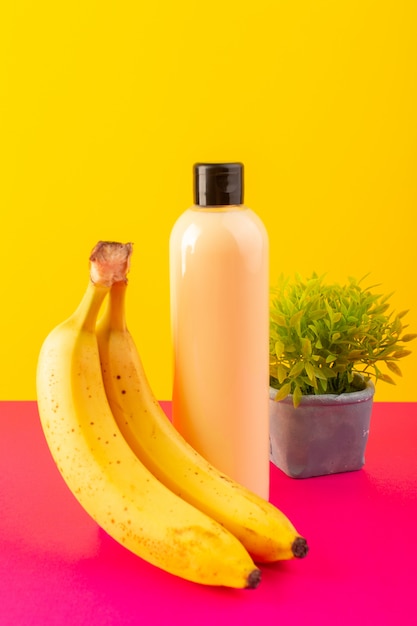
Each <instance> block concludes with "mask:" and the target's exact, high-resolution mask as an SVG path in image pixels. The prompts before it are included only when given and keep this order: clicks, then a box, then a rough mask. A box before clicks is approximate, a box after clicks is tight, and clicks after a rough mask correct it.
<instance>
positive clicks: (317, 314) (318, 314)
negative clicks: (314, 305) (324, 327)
mask: <svg viewBox="0 0 417 626" xmlns="http://www.w3.org/2000/svg"><path fill="white" fill-rule="evenodd" d="M326 315H327V311H326V310H325V309H317V310H316V311H311V312H310V313H309V315H308V316H309V318H310V319H311V320H321V319H322V318H323V317H326Z"/></svg>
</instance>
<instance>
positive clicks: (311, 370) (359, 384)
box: [269, 274, 417, 478]
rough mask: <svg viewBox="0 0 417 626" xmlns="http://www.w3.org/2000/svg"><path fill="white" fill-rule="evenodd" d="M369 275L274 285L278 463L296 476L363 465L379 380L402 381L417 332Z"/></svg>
mask: <svg viewBox="0 0 417 626" xmlns="http://www.w3.org/2000/svg"><path fill="white" fill-rule="evenodd" d="M365 280H366V277H364V278H363V279H361V280H359V281H358V280H355V279H354V278H350V279H349V281H348V282H347V284H345V285H341V284H335V283H333V284H327V283H326V282H325V280H324V277H323V276H318V275H317V274H313V275H312V276H311V277H310V278H308V279H305V280H304V279H303V278H302V277H301V276H299V275H296V276H295V278H294V279H293V280H290V279H289V278H285V277H283V276H282V277H281V278H280V279H279V280H278V283H277V284H276V285H275V286H274V287H273V288H272V290H271V301H270V346H269V353H270V433H271V460H272V462H273V463H275V465H277V466H278V467H279V468H280V469H282V470H283V471H284V472H285V473H286V474H288V475H289V476H292V477H294V478H295V477H298V478H306V477H309V476H320V475H325V474H333V473H337V472H344V471H352V470H357V469H360V468H361V467H362V466H363V464H364V460H365V459H364V454H365V448H366V443H367V440H368V434H369V428H370V418H371V412H372V405H373V396H374V391H375V383H377V382H378V381H380V380H381V381H384V382H387V383H391V384H395V381H394V379H393V377H392V376H391V374H394V375H397V376H400V375H401V370H400V367H399V365H398V361H399V360H400V359H402V358H403V357H405V356H407V355H408V354H410V350H408V349H406V347H405V344H407V343H408V342H409V341H411V340H413V339H415V338H416V337H417V335H416V334H411V333H405V332H404V331H405V329H406V326H404V324H403V318H404V316H405V315H406V313H407V311H402V312H400V313H398V314H396V315H394V313H393V312H389V308H390V305H389V298H390V296H391V295H392V294H389V295H386V296H382V295H379V294H377V293H375V292H374V291H373V290H374V289H375V286H370V287H365V286H364V281H365ZM381 366H383V367H384V369H385V371H383V370H382V369H381Z"/></svg>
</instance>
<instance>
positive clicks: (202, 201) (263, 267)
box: [170, 163, 269, 499]
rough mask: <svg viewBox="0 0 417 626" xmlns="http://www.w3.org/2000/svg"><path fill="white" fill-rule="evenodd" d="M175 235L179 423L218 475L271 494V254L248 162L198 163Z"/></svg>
mask: <svg viewBox="0 0 417 626" xmlns="http://www.w3.org/2000/svg"><path fill="white" fill-rule="evenodd" d="M194 200H195V204H194V206H192V207H191V208H189V209H188V210H186V211H185V213H183V214H182V215H181V216H180V217H179V219H178V220H177V222H176V223H175V225H174V227H173V229H172V232H171V237H170V287H171V320H172V334H173V343H174V383H173V398H172V414H173V423H174V425H175V427H176V428H177V429H178V430H179V432H180V433H182V435H183V436H184V437H185V439H187V440H188V441H189V443H190V444H191V445H192V446H193V447H194V448H195V449H196V450H198V451H199V452H200V453H201V454H202V455H203V456H205V457H206V458H207V459H208V460H209V461H210V462H211V463H212V464H213V465H214V466H216V467H217V468H218V469H219V470H221V471H222V472H224V473H225V474H227V475H228V476H230V477H232V478H234V479H235V480H236V481H238V482H240V483H241V484H243V485H245V486H246V487H248V488H249V489H251V490H252V491H254V492H255V493H258V494H259V495H261V496H262V497H263V498H265V499H268V498H269V415H268V403H269V275H268V267H269V258H268V236H267V232H266V229H265V227H264V225H263V223H262V222H261V220H260V218H259V217H258V216H257V215H256V214H255V213H254V212H253V211H252V210H251V209H249V208H247V207H246V206H245V205H244V204H243V165H242V164H240V163H198V164H196V165H195V166H194Z"/></svg>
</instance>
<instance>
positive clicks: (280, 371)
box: [277, 363, 288, 385]
mask: <svg viewBox="0 0 417 626" xmlns="http://www.w3.org/2000/svg"><path fill="white" fill-rule="evenodd" d="M287 376H288V369H287V368H286V367H285V366H284V365H282V363H279V365H278V367H277V377H278V382H279V384H280V385H282V383H283V382H284V380H285V379H286V378H287Z"/></svg>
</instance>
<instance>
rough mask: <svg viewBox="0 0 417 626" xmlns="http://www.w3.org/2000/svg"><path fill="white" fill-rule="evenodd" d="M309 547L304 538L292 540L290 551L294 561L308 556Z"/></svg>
mask: <svg viewBox="0 0 417 626" xmlns="http://www.w3.org/2000/svg"><path fill="white" fill-rule="evenodd" d="M308 550H309V547H308V545H307V541H306V540H305V539H304V537H297V538H296V539H294V541H293V544H292V546H291V551H292V553H293V555H294V556H295V558H296V559H303V558H304V557H306V556H307V554H308Z"/></svg>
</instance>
